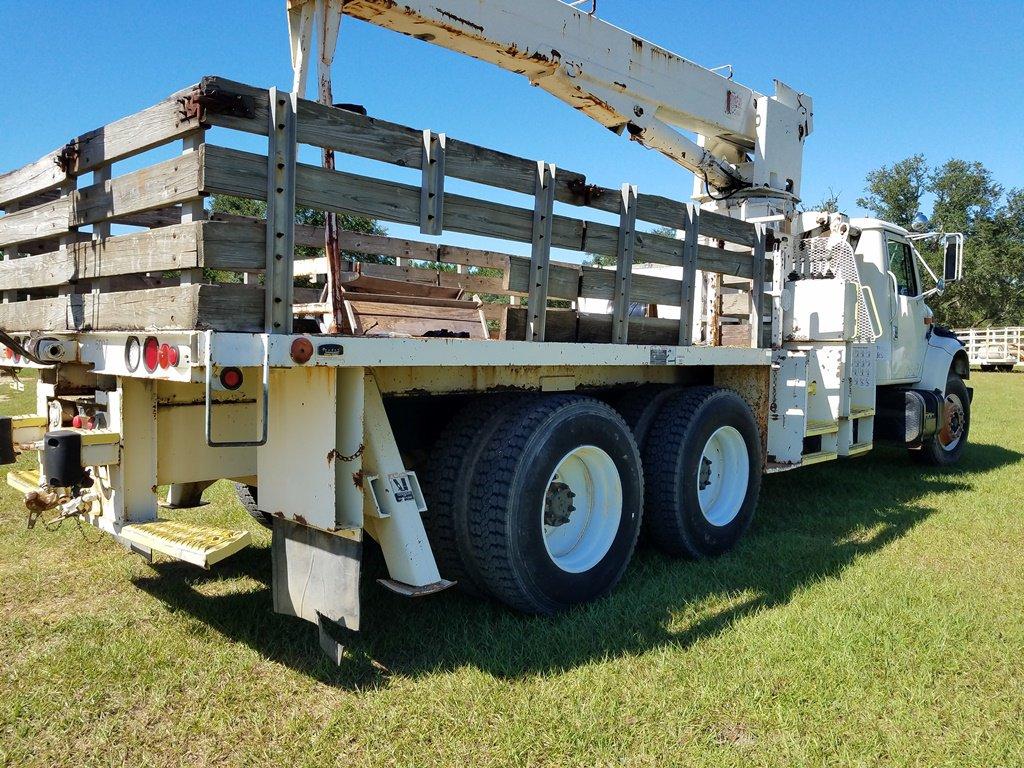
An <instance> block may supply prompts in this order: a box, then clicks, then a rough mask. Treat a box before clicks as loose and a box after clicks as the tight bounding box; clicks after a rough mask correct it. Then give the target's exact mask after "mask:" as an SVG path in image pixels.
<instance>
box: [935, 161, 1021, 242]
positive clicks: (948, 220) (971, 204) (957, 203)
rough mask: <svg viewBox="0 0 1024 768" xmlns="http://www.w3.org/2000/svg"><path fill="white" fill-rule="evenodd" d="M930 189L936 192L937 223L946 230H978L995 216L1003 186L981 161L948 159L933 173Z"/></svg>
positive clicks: (936, 224) (965, 231) (967, 231)
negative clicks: (980, 223)
mask: <svg viewBox="0 0 1024 768" xmlns="http://www.w3.org/2000/svg"><path fill="white" fill-rule="evenodd" d="M929 191H931V192H933V193H935V208H934V211H933V213H932V220H933V226H935V227H941V228H942V229H943V230H944V231H946V232H963V233H964V234H966V235H968V236H971V235H973V234H974V229H975V224H976V223H977V222H978V221H980V220H984V219H992V217H993V214H994V212H995V210H996V207H997V205H998V204H999V199H1000V198H1001V197H1002V195H1003V188H1002V187H1000V186H999V185H998V184H996V183H995V181H993V180H992V173H991V172H990V171H989V170H988V169H987V168H986V167H985V166H983V165H982V164H981V163H979V162H976V161H975V162H966V161H964V160H948V161H946V162H945V163H944V164H943V165H942V166H940V167H939V168H936V169H935V171H934V172H933V173H932V174H931V177H930V178H929Z"/></svg>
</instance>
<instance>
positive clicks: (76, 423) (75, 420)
mask: <svg viewBox="0 0 1024 768" xmlns="http://www.w3.org/2000/svg"><path fill="white" fill-rule="evenodd" d="M84 423H85V422H84V421H83V419H82V417H81V416H78V415H75V416H72V417H71V426H72V427H74V428H75V429H81V428H82V424H84Z"/></svg>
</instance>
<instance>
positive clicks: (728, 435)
mask: <svg viewBox="0 0 1024 768" xmlns="http://www.w3.org/2000/svg"><path fill="white" fill-rule="evenodd" d="M749 482H750V456H749V454H748V453H747V443H746V441H745V440H744V439H743V435H741V434H740V433H739V430H737V429H736V428H735V427H719V428H718V429H716V430H715V431H714V433H713V434H712V435H711V437H709V438H708V441H707V443H706V444H705V445H704V450H703V451H702V452H701V455H700V463H699V464H698V465H697V500H698V502H700V511H701V512H702V513H703V515H704V519H705V520H707V521H708V522H709V523H711V525H714V526H717V527H719V528H721V527H722V526H725V525H728V524H729V523H731V522H732V521H733V520H735V519H736V515H738V514H739V513H740V508H741V507H742V506H743V499H744V498H746V495H747V485H748V484H749Z"/></svg>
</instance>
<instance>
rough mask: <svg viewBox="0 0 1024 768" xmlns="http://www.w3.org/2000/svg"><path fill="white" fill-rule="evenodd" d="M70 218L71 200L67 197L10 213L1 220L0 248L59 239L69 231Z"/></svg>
mask: <svg viewBox="0 0 1024 768" xmlns="http://www.w3.org/2000/svg"><path fill="white" fill-rule="evenodd" d="M70 218H71V200H70V199H69V198H67V197H62V198H59V199H57V200H54V201H53V202H49V203H42V204H41V205H36V206H33V207H32V208H26V209H24V210H19V211H16V212H15V213H9V214H7V215H6V216H4V217H2V218H0V248H2V247H4V246H8V245H18V244H20V243H28V242H31V241H33V240H43V239H45V238H51V237H59V236H60V235H62V234H66V233H67V232H68V231H69V222H70Z"/></svg>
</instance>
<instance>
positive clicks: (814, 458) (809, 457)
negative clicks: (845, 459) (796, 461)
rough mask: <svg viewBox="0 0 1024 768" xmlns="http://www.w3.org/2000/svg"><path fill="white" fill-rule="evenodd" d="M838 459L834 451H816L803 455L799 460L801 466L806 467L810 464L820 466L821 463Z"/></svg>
mask: <svg viewBox="0 0 1024 768" xmlns="http://www.w3.org/2000/svg"><path fill="white" fill-rule="evenodd" d="M838 458H839V454H838V453H837V452H836V451H818V452H817V453H808V454H805V455H804V456H803V457H801V459H800V464H801V466H804V467H808V466H810V465H811V464H820V463H821V462H823V461H833V460H835V459H838Z"/></svg>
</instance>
